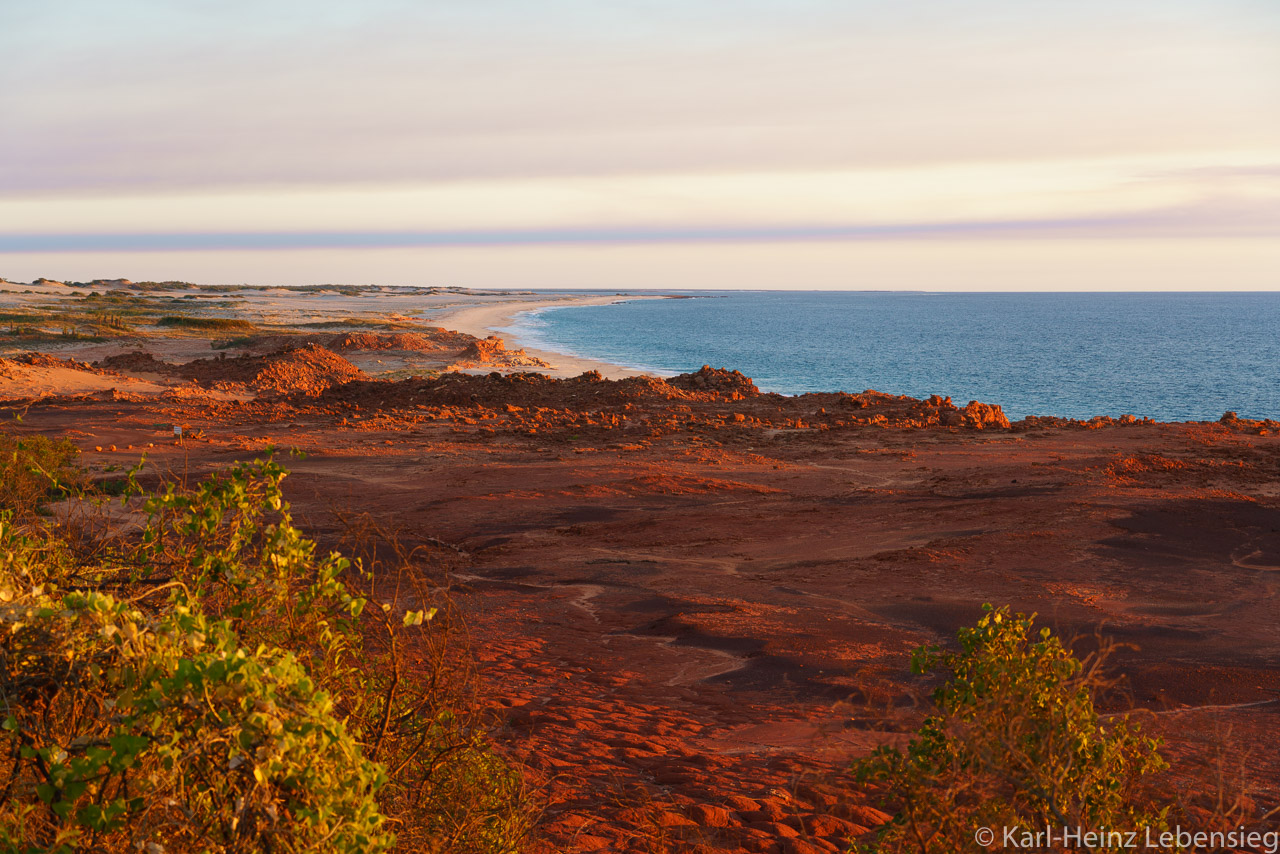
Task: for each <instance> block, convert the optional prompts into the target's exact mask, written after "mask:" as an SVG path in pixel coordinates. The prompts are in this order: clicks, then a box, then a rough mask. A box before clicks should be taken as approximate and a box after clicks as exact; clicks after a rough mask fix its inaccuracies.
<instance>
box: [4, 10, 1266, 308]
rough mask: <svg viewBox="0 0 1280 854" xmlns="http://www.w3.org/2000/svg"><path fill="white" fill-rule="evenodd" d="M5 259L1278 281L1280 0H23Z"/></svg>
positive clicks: (382, 277) (568, 274)
mask: <svg viewBox="0 0 1280 854" xmlns="http://www.w3.org/2000/svg"><path fill="white" fill-rule="evenodd" d="M0 116H3V117H4V120H3V122H0V276H3V277H6V278H8V279H11V280H15V281H29V280H31V279H34V278H35V277H37V276H47V277H49V278H55V279H71V280H87V279H92V278H115V277H121V276H123V277H127V278H131V279H135V280H143V279H156V280H169V279H180V280H186V281H196V282H203V283H241V282H246V283H254V284H314V283H323V282H342V283H379V284H394V285H432V286H468V287H491V288H557V287H565V288H609V289H636V288H645V287H651V288H740V287H747V288H800V289H820V288H838V289H925V290H1064V289H1065V290H1095V289H1097V290H1151V289H1155V290H1253V289H1267V290H1275V289H1280V239H1278V238H1280V3H1276V2H1275V0H1158V2H1157V0H1126V2H1124V3H1116V2H1114V0H1107V1H1106V2H1099V0H964V2H961V0H896V2H893V3H888V2H883V0H880V1H879V2H869V0H735V2H732V3H729V2H724V0H718V2H710V0H682V2H666V1H665V0H648V2H646V0H615V2H611V3H600V2H598V0H597V2H589V0H540V2H538V3H532V2H528V0H469V2H466V3H459V2H443V0H362V2H360V3H350V2H335V0H305V2H303V0H252V1H251V2H249V0H216V2H215V0H185V2H182V3H174V2H172V0H113V2H109V3H104V2H102V0H42V2H40V3H21V2H19V0H0Z"/></svg>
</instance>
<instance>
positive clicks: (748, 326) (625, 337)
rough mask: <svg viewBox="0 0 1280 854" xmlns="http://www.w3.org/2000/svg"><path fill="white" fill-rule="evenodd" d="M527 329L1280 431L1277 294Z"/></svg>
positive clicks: (621, 360)
mask: <svg viewBox="0 0 1280 854" xmlns="http://www.w3.org/2000/svg"><path fill="white" fill-rule="evenodd" d="M701 294H702V295H701V296H698V297H695V298H691V299H645V300H636V301H632V302H625V303H619V304H615V305H606V306H580V307H578V306H575V307H569V308H557V309H550V310H545V311H540V312H536V313H528V314H525V315H521V316H520V317H519V318H518V319H517V321H516V322H515V324H514V325H513V326H512V327H510V328H509V329H507V330H504V331H505V332H506V333H507V334H508V335H509V336H513V337H515V338H516V339H517V340H518V341H519V342H520V343H521V344H522V345H524V346H532V347H538V348H541V349H548V350H556V351H560V352H564V353H569V354H573V355H579V356H586V357H590V358H595V359H601V360H604V361H608V362H613V363H615V364H622V365H628V366H633V367H638V368H645V369H648V370H652V371H654V372H656V373H662V374H671V373H680V372H684V371H690V370H696V369H697V368H699V367H701V366H702V365H704V364H709V365H712V366H714V367H726V368H736V369H738V370H740V371H742V372H743V373H745V374H747V375H748V376H750V377H753V378H754V379H755V381H756V384H757V385H758V386H760V388H761V389H763V390H765V391H775V392H780V393H783V394H799V393H803V392H808V391H849V392H857V391H862V390H864V389H868V388H874V389H877V390H879V391H883V392H890V393H893V394H908V395H911V396H912V397H927V396H928V395H930V394H942V395H950V396H951V397H952V398H953V399H955V401H956V402H957V403H958V404H960V405H963V404H964V403H966V402H968V401H969V400H981V401H984V402H988V403H998V404H1001V405H1002V406H1003V407H1004V408H1005V411H1006V412H1007V413H1008V414H1009V416H1010V417H1011V418H1021V417H1023V416H1025V415H1062V416H1069V417H1073V418H1088V417H1092V416H1094V415H1120V414H1123V413H1132V414H1134V415H1137V416H1139V417H1142V416H1150V417H1152V418H1156V419H1159V420H1164V421H1171V420H1176V421H1181V420H1215V419H1217V418H1218V417H1219V416H1221V415H1222V413H1223V412H1224V411H1226V410H1229V409H1230V410H1235V411H1237V412H1238V413H1239V414H1240V415H1241V416H1242V417H1250V418H1280V293H1264V294H1244V293H1236V294H1220V293H1219V294H1206V293H1192V294H1187V293H1161V294H1150V293H1143V294H1082V293H1076V294H925V293H865V292H863V293H831V292H759V291H753V292H712V293H708V292H701Z"/></svg>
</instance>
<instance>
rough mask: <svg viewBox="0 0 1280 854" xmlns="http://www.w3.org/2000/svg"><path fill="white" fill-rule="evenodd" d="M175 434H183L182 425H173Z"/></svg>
mask: <svg viewBox="0 0 1280 854" xmlns="http://www.w3.org/2000/svg"><path fill="white" fill-rule="evenodd" d="M173 435H175V436H181V435H182V428H181V427H179V426H178V425H177V424H174V425H173Z"/></svg>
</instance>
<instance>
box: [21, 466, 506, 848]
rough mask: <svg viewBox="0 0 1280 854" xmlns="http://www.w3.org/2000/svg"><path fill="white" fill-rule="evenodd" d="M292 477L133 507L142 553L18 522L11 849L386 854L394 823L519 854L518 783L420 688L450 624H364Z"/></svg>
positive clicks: (479, 738) (170, 488)
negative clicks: (296, 496) (434, 635)
mask: <svg viewBox="0 0 1280 854" xmlns="http://www.w3.org/2000/svg"><path fill="white" fill-rule="evenodd" d="M18 457H19V458H23V454H22V453H19V454H18ZM23 459H24V460H25V458H23ZM28 462H29V461H28ZM28 468H30V466H28ZM285 475H286V472H285V471H284V470H283V469H282V468H281V467H279V466H278V465H276V464H275V463H274V462H272V461H271V460H259V461H256V462H254V463H252V464H239V465H236V466H233V467H232V468H231V469H230V470H229V471H228V472H227V473H226V474H224V475H221V476H217V477H212V478H210V479H208V480H206V481H204V482H203V483H200V484H198V485H197V486H195V487H194V488H190V489H185V488H180V487H179V486H178V485H176V484H167V485H165V486H164V487H163V488H162V489H160V490H158V491H156V492H154V493H153V494H149V495H143V496H142V497H141V500H139V499H138V498H137V497H136V496H135V497H134V498H132V499H131V498H130V496H129V495H126V496H125V498H124V500H125V501H126V503H127V502H129V501H130V500H132V501H133V506H134V507H138V506H139V505H140V506H141V512H142V515H143V519H142V520H141V525H140V526H139V527H140V530H139V531H138V532H137V534H136V535H135V536H133V537H132V538H117V539H115V540H112V541H111V542H109V543H107V544H105V545H100V546H99V547H97V548H96V549H93V550H89V551H86V550H84V549H79V548H75V547H73V546H74V545H75V544H72V543H71V542H70V541H67V540H64V539H63V531H64V530H65V528H66V526H65V525H63V526H61V527H56V526H54V525H52V524H49V523H47V522H43V521H41V520H38V519H34V518H32V519H30V520H27V521H22V520H18V519H17V518H16V517H15V516H14V514H13V512H12V511H4V512H3V513H0V662H3V665H4V666H3V667H0V704H2V707H3V710H4V711H3V715H4V717H3V722H2V724H0V752H3V753H5V754H7V758H6V759H4V760H3V764H2V765H0V848H8V849H13V850H24V851H70V850H73V849H77V848H84V847H90V848H95V849H101V850H152V851H157V850H164V851H168V852H180V851H243V850H272V851H283V852H292V851H360V852H364V851H379V850H385V849H387V848H389V847H391V846H392V845H393V844H394V843H395V837H394V836H393V835H392V833H391V832H390V830H389V827H390V823H389V822H388V816H389V815H392V816H394V818H395V819H396V820H397V822H398V823H399V824H400V826H401V827H402V828H408V829H409V830H410V831H411V833H410V834H409V835H410V836H413V837H416V840H415V841H416V842H419V843H421V846H422V847H423V848H428V847H431V846H437V845H439V844H440V841H441V840H445V841H447V842H448V844H450V845H451V846H452V847H451V850H459V851H484V852H499V851H511V850H514V844H513V840H515V839H517V838H518V836H519V834H518V833H513V832H512V831H513V830H519V829H520V828H523V827H524V824H523V823H522V820H521V819H520V817H519V798H518V797H517V796H515V795H513V796H511V797H504V796H502V793H504V792H507V793H510V792H512V791H514V790H513V789H512V786H514V785H515V782H516V781H518V775H516V774H515V772H514V770H513V769H512V768H510V766H508V765H506V763H504V762H502V761H501V760H500V759H498V757H496V756H495V755H494V754H493V753H492V751H491V750H490V749H489V747H488V744H487V743H486V742H485V740H484V738H483V734H482V732H480V731H477V730H476V729H475V728H474V727H473V726H472V724H473V721H471V720H470V719H469V718H468V716H467V715H466V714H465V713H464V712H463V711H461V710H458V709H454V708H450V707H449V706H447V704H445V703H444V702H442V700H444V699H455V698H454V697H453V696H452V695H449V696H446V695H444V694H443V693H441V692H439V691H438V690H437V687H438V686H439V685H442V684H444V683H445V682H446V681H447V680H446V679H444V678H443V677H442V674H441V673H440V672H439V671H433V670H431V669H430V668H429V667H424V668H423V670H424V672H423V674H422V675H421V676H419V675H417V674H416V673H413V672H410V671H409V668H407V667H406V659H405V653H406V650H409V649H412V648H414V647H415V645H420V644H421V643H423V640H422V639H423V637H425V636H428V635H430V633H431V626H432V622H431V617H432V616H433V615H434V613H435V611H434V609H433V608H428V607H425V606H422V605H420V606H417V609H416V610H414V609H401V608H400V607H399V605H398V602H397V601H396V600H395V599H394V598H393V600H392V601H390V602H382V603H380V604H381V607H375V608H369V609H366V604H367V602H368V601H369V597H370V596H371V595H372V594H373V593H374V592H377V590H378V588H377V586H376V585H375V584H374V579H373V578H372V577H371V574H370V573H369V572H367V571H365V570H363V569H362V568H361V567H360V566H359V565H353V564H352V563H351V562H350V561H348V560H347V559H346V558H344V557H342V556H341V555H338V554H336V553H334V554H328V555H321V554H319V552H318V548H317V546H316V544H315V543H314V542H313V541H311V540H309V539H307V538H305V537H304V536H303V535H302V533H301V532H300V531H299V530H298V529H297V528H296V527H295V526H294V525H293V522H292V517H291V515H290V509H289V505H288V504H287V503H286V502H285V501H284V500H283V496H282V493H281V491H280V484H281V482H282V481H283V479H284V477H285ZM133 478H134V475H133V474H131V475H130V483H131V488H130V489H129V490H128V492H131V493H137V492H140V490H139V489H138V488H137V483H136V480H134V479H133ZM46 485H47V484H46ZM86 554H89V555H92V558H93V560H92V562H87V561H86V560H85V555H86ZM360 585H366V586H367V587H368V590H366V591H363V592H362V591H360V590H359V589H358V588H359V587H360ZM422 598H423V597H419V600H420V601H421V599H422ZM378 638H381V639H382V640H378V641H377V642H376V643H372V644H367V643H366V639H371V640H377V639H378ZM410 790H412V791H414V792H416V793H417V797H416V798H406V797H405V793H406V792H407V791H410ZM517 794H518V793H517ZM424 798H425V799H424ZM406 807H408V808H411V809H416V810H425V812H426V814H425V815H424V814H415V813H412V812H409V811H408V810H407V809H405V808H406ZM455 842H456V844H455Z"/></svg>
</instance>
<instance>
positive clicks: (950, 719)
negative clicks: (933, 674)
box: [854, 605, 1168, 854]
mask: <svg viewBox="0 0 1280 854" xmlns="http://www.w3.org/2000/svg"><path fill="white" fill-rule="evenodd" d="M984 609H985V612H986V613H985V614H984V615H983V617H982V618H981V619H980V620H979V622H978V624H977V626H976V627H974V628H965V629H961V630H960V632H959V640H960V647H961V648H960V651H959V652H958V653H947V652H942V651H941V650H939V649H938V648H936V647H924V648H921V649H918V650H916V652H915V654H914V655H913V659H912V669H913V670H914V671H915V672H917V673H924V672H926V671H928V670H932V669H934V668H939V667H941V668H945V669H947V670H950V671H951V672H952V676H951V678H950V680H949V681H947V682H946V683H945V684H944V685H943V686H941V687H940V688H938V689H937V691H935V692H934V696H933V699H934V703H935V704H936V707H937V713H936V714H934V715H932V716H930V717H929V718H927V719H926V720H925V722H924V724H923V726H922V727H921V728H920V730H919V732H918V733H917V734H916V737H915V738H914V739H913V740H912V741H911V742H910V744H909V745H908V746H907V748H906V750H905V751H900V750H897V749H894V748H892V747H882V748H880V749H878V750H877V751H876V752H875V753H874V754H872V755H871V756H870V757H868V758H867V759H865V760H862V761H860V762H858V763H856V764H855V766H854V770H855V773H856V774H857V775H858V776H859V777H860V778H861V779H863V780H865V781H874V782H877V783H880V784H882V785H883V787H884V792H885V795H886V800H887V803H888V805H890V806H892V807H896V808H897V809H898V813H897V816H896V817H895V819H894V820H893V821H892V822H890V823H889V824H887V825H885V827H884V829H883V830H882V832H881V833H880V835H879V837H878V839H877V841H876V842H875V843H874V844H873V845H871V846H870V847H869V848H868V849H866V850H871V851H883V852H888V851H918V852H922V854H924V853H925V852H929V854H932V852H937V854H954V852H956V851H966V850H974V847H975V846H974V839H975V836H974V834H975V831H976V830H977V829H978V828H983V827H986V828H992V829H994V830H995V832H996V838H995V840H994V844H995V846H996V847H1001V842H1002V840H1003V828H1006V827H1008V828H1017V829H1019V830H1018V831H1016V832H1018V833H1021V831H1029V832H1032V833H1034V832H1036V831H1041V832H1042V831H1043V830H1044V829H1045V828H1046V827H1057V828H1062V827H1071V828H1077V827H1078V828H1084V829H1092V830H1104V829H1107V830H1119V831H1123V830H1137V829H1140V828H1152V829H1153V830H1156V829H1160V828H1163V827H1164V826H1165V824H1166V816H1167V812H1168V807H1167V806H1161V805H1160V804H1158V803H1157V802H1156V801H1155V799H1154V798H1153V796H1152V794H1151V793H1150V792H1149V791H1148V788H1147V786H1146V784H1145V782H1144V778H1145V777H1147V775H1150V774H1153V773H1155V772H1159V771H1162V770H1164V769H1165V768H1166V767H1167V766H1166V765H1165V763H1164V760H1163V759H1162V758H1161V756H1160V754H1159V751H1158V748H1159V743H1158V742H1157V741H1156V740H1154V739H1151V738H1147V737H1144V736H1143V735H1142V734H1141V731H1140V728H1139V726H1138V725H1137V724H1136V723H1135V722H1134V721H1132V720H1130V719H1129V718H1128V717H1127V716H1113V717H1107V718H1104V717H1102V716H1100V715H1099V713H1098V711H1097V709H1096V706H1095V699H1096V696H1097V694H1098V692H1099V690H1101V689H1102V688H1104V687H1105V686H1106V684H1107V683H1106V681H1105V680H1104V679H1103V678H1102V676H1101V671H1100V667H1101V662H1102V659H1103V656H1093V657H1091V658H1090V659H1088V660H1087V661H1085V662H1082V661H1080V660H1079V659H1077V658H1076V657H1075V656H1074V655H1073V654H1072V653H1071V651H1070V650H1068V649H1066V648H1064V647H1063V645H1062V643H1061V642H1060V641H1059V640H1058V638H1056V637H1054V636H1053V635H1052V633H1051V632H1050V631H1049V630H1048V629H1041V630H1040V632H1039V633H1038V634H1033V631H1032V623H1033V620H1034V615H1032V616H1031V617H1027V616H1024V615H1022V614H1018V615H1016V616H1010V614H1009V609H1008V608H1007V607H1006V608H1000V609H992V607H991V606H990V605H987V606H984ZM1140 838H1141V837H1140ZM1099 850H1111V849H1099Z"/></svg>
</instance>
